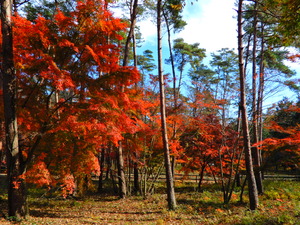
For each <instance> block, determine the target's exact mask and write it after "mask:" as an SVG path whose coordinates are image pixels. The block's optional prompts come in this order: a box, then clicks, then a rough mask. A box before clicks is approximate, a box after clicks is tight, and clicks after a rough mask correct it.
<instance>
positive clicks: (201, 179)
mask: <svg viewBox="0 0 300 225" xmlns="http://www.w3.org/2000/svg"><path fill="white" fill-rule="evenodd" d="M205 167H206V165H202V167H201V171H200V173H199V182H198V191H199V192H201V186H202V181H203V178H204V171H205Z"/></svg>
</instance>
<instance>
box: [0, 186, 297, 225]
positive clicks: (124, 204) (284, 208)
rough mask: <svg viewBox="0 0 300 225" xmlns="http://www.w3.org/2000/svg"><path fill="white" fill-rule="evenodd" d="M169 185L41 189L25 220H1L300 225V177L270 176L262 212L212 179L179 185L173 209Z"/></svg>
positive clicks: (31, 224)
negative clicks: (127, 191) (121, 195)
mask: <svg viewBox="0 0 300 225" xmlns="http://www.w3.org/2000/svg"><path fill="white" fill-rule="evenodd" d="M163 191H164V190H163V189H162V188H161V189H158V190H157V193H156V194H153V195H151V196H148V197H147V198H146V199H144V198H143V197H141V196H131V197H128V198H126V199H118V198H117V197H116V196H113V195H109V194H103V195H96V194H91V195H89V196H87V197H84V198H82V199H77V200H75V199H61V198H45V197H41V195H40V193H41V192H40V191H39V192H37V191H36V192H35V191H32V190H31V191H30V192H29V199H28V202H29V210H30V216H29V217H28V218H27V219H26V220H24V221H22V222H19V223H16V222H10V221H9V220H8V219H7V218H4V217H2V218H0V224H1V225H11V224H20V225H39V224H55V225H56V224H57V225H64V224H68V225H80V224H122V225H123V224H136V225H139V224H157V225H162V224H188V225H192V224H201V225H202V224H204V225H205V224H255V225H257V224H258V225H259V224H266V225H272V224H273V225H274V224H296V225H300V183H299V181H272V182H270V181H268V182H266V183H265V194H264V195H262V196H260V206H259V209H258V210H256V211H250V210H249V209H248V200H247V196H244V203H240V202H239V192H234V193H233V196H232V201H231V202H230V203H229V204H228V205H224V204H223V203H222V202H223V200H222V192H220V191H219V188H216V186H215V185H211V184H207V185H206V186H204V187H203V192H201V193H199V192H195V190H194V187H191V186H187V185H183V184H179V185H177V189H176V197H177V202H178V207H177V210H176V211H169V210H167V203H166V195H165V194H164V193H163ZM0 197H1V200H0V210H1V213H2V215H5V214H7V211H6V204H7V200H6V196H5V194H3V193H1V195H0Z"/></svg>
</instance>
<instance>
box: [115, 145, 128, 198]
mask: <svg viewBox="0 0 300 225" xmlns="http://www.w3.org/2000/svg"><path fill="white" fill-rule="evenodd" d="M117 153H118V154H117V157H118V159H117V160H118V162H117V164H118V180H119V197H120V198H125V197H126V194H127V193H126V192H127V190H126V180H125V172H124V159H123V148H122V142H121V141H120V142H119V146H118V152H117Z"/></svg>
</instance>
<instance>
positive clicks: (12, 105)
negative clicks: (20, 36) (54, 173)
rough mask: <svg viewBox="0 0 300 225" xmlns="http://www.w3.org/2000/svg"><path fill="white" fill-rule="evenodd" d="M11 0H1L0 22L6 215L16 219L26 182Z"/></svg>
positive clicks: (21, 210) (21, 212)
mask: <svg viewBox="0 0 300 225" xmlns="http://www.w3.org/2000/svg"><path fill="white" fill-rule="evenodd" d="M11 14H12V1H11V0H2V1H1V21H2V24H1V25H2V56H3V61H2V71H1V75H2V81H3V82H2V85H3V102H4V117H5V133H6V142H5V143H6V144H5V148H6V157H7V158H6V160H7V178H8V215H9V216H10V217H13V218H15V219H17V220H19V219H22V218H25V217H26V214H27V209H26V185H25V181H24V180H23V179H22V178H21V177H20V176H21V175H22V174H23V172H24V171H22V165H21V164H22V162H23V161H22V154H21V151H20V149H19V143H18V142H19V140H18V125H17V115H16V98H17V96H16V95H17V80H16V79H17V78H16V74H15V68H14V59H13V34H12V23H11Z"/></svg>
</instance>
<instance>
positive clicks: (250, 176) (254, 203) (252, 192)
mask: <svg viewBox="0 0 300 225" xmlns="http://www.w3.org/2000/svg"><path fill="white" fill-rule="evenodd" d="M242 6H243V0H239V2H238V52H239V73H240V96H241V103H240V108H241V113H242V127H243V139H244V152H245V160H246V170H247V180H248V191H249V200H250V209H251V210H255V209H256V208H257V207H258V193H257V186H256V181H255V176H254V171H253V164H252V156H251V144H250V135H249V125H248V116H247V110H246V94H245V73H244V61H243V34H242Z"/></svg>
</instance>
